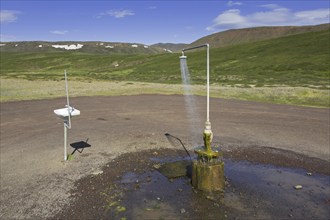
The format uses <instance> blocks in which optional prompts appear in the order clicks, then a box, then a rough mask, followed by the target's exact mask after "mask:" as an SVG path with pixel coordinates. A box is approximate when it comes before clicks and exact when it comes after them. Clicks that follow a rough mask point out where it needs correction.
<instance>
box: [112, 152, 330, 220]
mask: <svg viewBox="0 0 330 220" xmlns="http://www.w3.org/2000/svg"><path fill="white" fill-rule="evenodd" d="M181 159H182V158H181ZM152 160H153V161H154V162H157V163H159V164H160V166H156V167H154V170H151V171H146V172H143V173H134V172H127V173H125V174H124V175H123V176H122V177H121V179H120V181H119V182H118V183H117V187H118V188H119V189H121V191H122V192H123V193H122V194H121V196H120V198H117V200H118V201H119V202H120V205H121V206H123V207H125V211H123V212H120V213H117V214H116V216H113V217H115V218H118V219H120V218H127V219H173V218H175V219H178V218H179V219H234V218H239V219H246V218H258V219H280V218H281V219H283V218H284V219H287V218H290V219H329V218H330V214H329V211H330V177H329V176H325V175H319V174H309V175H307V171H305V170H303V169H290V168H283V167H275V166H270V165H260V164H252V163H249V162H237V161H231V160H225V176H226V179H227V185H226V190H225V192H224V193H223V194H219V193H212V194H206V193H203V192H201V191H197V190H195V189H193V188H192V186H191V183H190V179H189V178H188V177H187V176H186V175H181V177H178V178H174V177H170V178H167V177H166V176H165V175H163V174H162V173H161V171H162V170H161V167H162V166H161V165H163V164H164V163H165V162H166V163H169V162H175V161H176V164H177V165H176V166H185V167H181V168H180V167H176V169H178V170H181V171H182V170H184V169H185V168H186V167H187V160H186V161H185V162H183V163H178V162H177V161H178V159H175V158H172V159H171V158H166V159H163V160H162V159H159V158H158V159H155V158H153V159H152ZM180 164H181V165H180ZM168 167H172V165H171V166H168ZM170 169H172V168H170ZM158 170H159V171H158ZM166 172H168V170H167V171H166ZM167 176H168V175H167ZM296 185H301V186H302V188H301V189H299V190H297V189H295V188H294V186H296ZM118 188H117V190H118Z"/></svg>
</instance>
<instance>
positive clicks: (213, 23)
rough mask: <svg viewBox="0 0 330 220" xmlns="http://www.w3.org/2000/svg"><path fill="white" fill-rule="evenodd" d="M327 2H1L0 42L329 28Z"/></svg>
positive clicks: (175, 38)
mask: <svg viewBox="0 0 330 220" xmlns="http://www.w3.org/2000/svg"><path fill="white" fill-rule="evenodd" d="M329 7H330V6H329V1H328V0H302V1H301V0H300V1H298V0H286V1H196V0H195V1H88V0H84V1H73V0H67V1H55V0H45V1H41V0H39V1H29V0H25V1H12V0H1V12H0V17H1V41H32V40H43V41H108V42H129V43H144V44H147V45H150V44H155V43H159V42H162V43H191V42H193V41H195V40H197V39H199V38H201V37H203V36H206V35H209V34H212V33H215V32H219V31H224V30H228V29H237V28H246V27H256V26H286V25H297V26H301V25H315V24H321V23H329Z"/></svg>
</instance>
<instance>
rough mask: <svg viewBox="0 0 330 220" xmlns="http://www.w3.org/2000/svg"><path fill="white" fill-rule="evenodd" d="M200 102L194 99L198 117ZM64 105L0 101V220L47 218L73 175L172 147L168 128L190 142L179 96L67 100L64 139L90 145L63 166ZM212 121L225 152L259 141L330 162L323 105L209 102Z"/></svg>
mask: <svg viewBox="0 0 330 220" xmlns="http://www.w3.org/2000/svg"><path fill="white" fill-rule="evenodd" d="M205 101H206V100H205V97H197V103H198V112H199V114H200V115H201V119H202V121H203V120H204V115H205V106H206V102H205ZM64 104H65V99H64V98H61V99H53V100H41V101H22V102H11V103H1V148H0V150H1V155H0V157H1V191H0V193H1V198H0V201H1V207H0V208H1V209H0V218H1V219H8V218H29V217H30V218H32V217H39V218H40V217H41V218H44V217H51V216H53V215H54V214H56V213H58V212H59V211H60V210H61V208H62V207H63V206H65V205H66V204H68V203H69V202H70V199H69V190H70V189H72V187H73V183H74V182H75V181H76V180H78V179H80V178H81V177H84V176H86V175H89V174H91V173H93V172H95V171H97V170H98V169H100V168H101V167H102V166H103V165H105V164H106V163H107V162H109V161H110V160H111V159H113V158H115V157H116V156H118V155H120V154H122V153H125V152H132V151H139V150H144V149H151V148H172V147H173V146H171V145H170V144H169V143H168V141H167V139H166V137H165V136H164V134H165V133H167V132H168V133H170V134H172V135H175V136H176V137H179V138H181V139H182V140H183V141H184V142H185V143H186V144H187V145H188V146H190V145H189V140H190V132H189V126H188V123H187V120H188V119H187V118H186V114H185V112H186V111H185V106H184V100H183V97H182V96H163V95H140V96H122V97H80V98H72V99H71V105H72V106H74V107H75V108H77V109H79V110H81V115H80V116H78V117H76V118H74V119H73V121H72V126H73V128H72V129H71V130H70V131H69V139H68V142H69V143H74V142H79V141H85V140H87V139H88V143H89V144H90V145H91V147H89V148H85V149H84V150H83V152H82V153H79V152H75V154H74V160H72V161H68V162H65V163H64V162H63V123H62V121H61V120H60V119H58V118H56V116H55V115H54V113H53V110H54V109H56V108H62V107H64ZM210 119H211V122H212V130H213V133H214V135H215V137H214V143H215V144H220V145H221V146H222V147H223V149H224V150H228V149H229V150H230V148H242V149H248V148H249V147H251V146H261V147H262V146H265V147H274V148H278V149H284V150H290V151H293V152H296V153H301V154H304V155H307V156H309V157H316V158H319V159H322V160H325V161H328V162H329V161H330V158H329V155H330V150H329V143H330V141H329V131H330V125H329V124H330V123H329V109H316V108H307V107H295V106H286V105H273V104H261V103H255V102H243V101H233V100H223V99H211V109H210ZM198 129H200V130H201V131H202V125H201V127H200V128H198ZM201 142H202V140H201ZM72 151H73V148H70V147H69V149H68V153H71V152H72Z"/></svg>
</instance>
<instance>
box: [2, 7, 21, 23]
mask: <svg viewBox="0 0 330 220" xmlns="http://www.w3.org/2000/svg"><path fill="white" fill-rule="evenodd" d="M20 13H21V12H20V11H13V10H1V11H0V22H1V23H11V22H15V21H16V20H17V15H18V14H20Z"/></svg>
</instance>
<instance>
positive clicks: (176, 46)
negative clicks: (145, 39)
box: [151, 43, 189, 52]
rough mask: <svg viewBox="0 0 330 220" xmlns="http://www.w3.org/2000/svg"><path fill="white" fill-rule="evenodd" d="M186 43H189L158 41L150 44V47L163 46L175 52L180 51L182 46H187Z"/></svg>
mask: <svg viewBox="0 0 330 220" xmlns="http://www.w3.org/2000/svg"><path fill="white" fill-rule="evenodd" d="M188 45H189V44H172V43H158V44H153V45H151V47H156V48H165V49H167V50H170V51H173V52H177V51H181V50H182V49H183V48H185V47H187V46H188Z"/></svg>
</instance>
